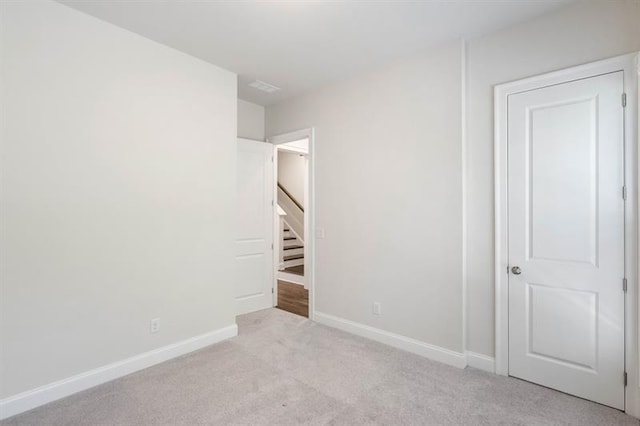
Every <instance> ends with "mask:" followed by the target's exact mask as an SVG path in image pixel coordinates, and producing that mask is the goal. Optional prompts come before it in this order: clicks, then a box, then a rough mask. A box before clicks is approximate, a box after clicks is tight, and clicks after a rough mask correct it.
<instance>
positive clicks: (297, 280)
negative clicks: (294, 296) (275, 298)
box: [278, 271, 304, 286]
mask: <svg viewBox="0 0 640 426" xmlns="http://www.w3.org/2000/svg"><path fill="white" fill-rule="evenodd" d="M278 280H280V281H286V282H288V283H293V284H300V285H302V286H303V285H304V277H301V276H300V275H296V274H292V273H291V272H285V271H278Z"/></svg>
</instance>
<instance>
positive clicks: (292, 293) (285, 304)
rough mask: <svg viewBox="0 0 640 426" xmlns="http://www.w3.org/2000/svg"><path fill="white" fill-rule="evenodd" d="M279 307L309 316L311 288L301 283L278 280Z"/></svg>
mask: <svg viewBox="0 0 640 426" xmlns="http://www.w3.org/2000/svg"><path fill="white" fill-rule="evenodd" d="M276 307H277V308H278V309H282V310H283V311H287V312H291V313H293V314H296V315H301V316H303V317H307V318H309V290H306V289H305V288H304V286H302V285H300V284H293V283H290V282H287V281H282V280H278V306H276Z"/></svg>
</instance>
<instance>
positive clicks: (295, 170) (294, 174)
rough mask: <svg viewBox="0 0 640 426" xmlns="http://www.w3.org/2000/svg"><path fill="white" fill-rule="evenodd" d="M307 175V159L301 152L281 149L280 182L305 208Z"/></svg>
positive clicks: (279, 157)
mask: <svg viewBox="0 0 640 426" xmlns="http://www.w3.org/2000/svg"><path fill="white" fill-rule="evenodd" d="M306 175H307V160H306V159H305V157H304V156H302V155H300V154H294V153H292V152H285V151H280V152H279V153H278V183H280V184H281V185H282V186H284V188H285V189H286V190H287V191H288V192H289V194H291V195H292V196H293V198H295V199H296V201H297V202H298V203H299V204H300V205H301V206H302V207H303V208H304V185H305V177H306Z"/></svg>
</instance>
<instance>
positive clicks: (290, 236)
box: [280, 221, 304, 275]
mask: <svg viewBox="0 0 640 426" xmlns="http://www.w3.org/2000/svg"><path fill="white" fill-rule="evenodd" d="M283 222H284V226H283V227H282V261H281V263H280V265H281V266H280V270H285V271H287V272H291V273H296V274H297V273H298V272H299V271H300V270H301V268H297V267H299V266H304V242H303V241H302V240H301V239H300V238H298V237H297V236H296V235H295V233H294V232H293V231H292V230H291V228H290V227H289V225H288V224H287V223H286V222H285V221H283ZM302 271H304V270H303V269H302ZM298 275H304V272H303V273H302V274H298Z"/></svg>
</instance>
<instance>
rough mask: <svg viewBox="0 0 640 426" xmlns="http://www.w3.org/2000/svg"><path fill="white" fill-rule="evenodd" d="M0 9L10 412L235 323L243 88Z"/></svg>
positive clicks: (69, 27) (122, 37)
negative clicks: (154, 330) (49, 388)
mask: <svg viewBox="0 0 640 426" xmlns="http://www.w3.org/2000/svg"><path fill="white" fill-rule="evenodd" d="M1 12H2V13H1V14H0V15H1V18H0V29H1V30H0V31H1V34H0V36H1V44H0V51H1V54H2V58H1V59H2V68H1V73H2V74H1V79H0V82H1V83H0V84H1V87H0V89H1V91H2V96H1V97H0V99H1V101H0V102H1V104H0V110H1V111H2V116H1V122H2V126H1V156H0V158H1V164H0V170H1V173H2V175H1V179H2V192H1V194H0V197H1V198H0V202H1V209H2V210H1V216H2V228H1V234H0V252H1V263H2V269H1V284H0V285H1V293H2V299H1V301H0V312H1V320H0V334H1V337H0V338H1V340H0V347H1V348H2V349H1V355H2V359H1V360H0V362H1V370H0V374H1V376H0V388H1V389H0V399H1V398H3V397H7V396H10V395H14V394H17V393H18V392H22V391H26V390H29V389H32V388H35V387H37V386H40V385H44V384H47V383H50V382H53V381H56V380H59V379H63V378H66V377H69V376H72V375H74V374H77V373H81V372H84V371H87V370H89V369H93V368H96V367H99V366H102V365H105V364H108V363H111V362H114V361H117V360H121V359H124V358H127V357H130V356H133V355H136V354H139V353H142V352H145V351H149V350H151V349H154V348H158V347H162V346H165V345H168V344H171V343H174V342H177V341H181V340H183V339H187V338H190V337H193V336H196V335H200V334H202V333H206V332H210V331H212V330H217V329H220V328H223V327H226V326H230V325H233V324H235V318H234V310H233V306H234V305H233V303H231V302H232V300H233V297H232V291H231V290H232V289H231V283H232V281H233V279H232V278H233V264H234V262H233V247H234V245H233V238H234V235H233V216H234V214H235V212H234V211H233V209H234V206H235V203H234V196H235V195H234V194H235V153H236V131H237V128H236V96H237V95H236V89H237V88H236V76H235V75H234V74H232V73H230V72H227V71H224V70H222V69H220V68H217V67H215V66H212V65H210V64H207V63H205V62H202V61H200V60H197V59H194V58H192V57H189V56H187V55H184V54H182V53H179V52H177V51H175V50H172V49H170V48H167V47H164V46H161V45H159V44H157V43H154V42H151V41H149V40H147V39H144V38H142V37H140V36H137V35H135V34H133V33H130V32H127V31H125V30H122V29H119V28H117V27H114V26H112V25H110V24H107V23H105V22H102V21H99V20H97V19H94V18H92V17H89V16H87V15H84V14H82V13H80V12H77V11H75V10H72V9H70V8H67V7H66V6H63V5H61V4H58V3H55V2H22V3H18V2H13V3H7V2H4V3H3V4H2V10H1ZM155 317H160V318H161V330H160V332H159V333H158V334H150V333H149V322H150V319H151V318H155Z"/></svg>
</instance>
